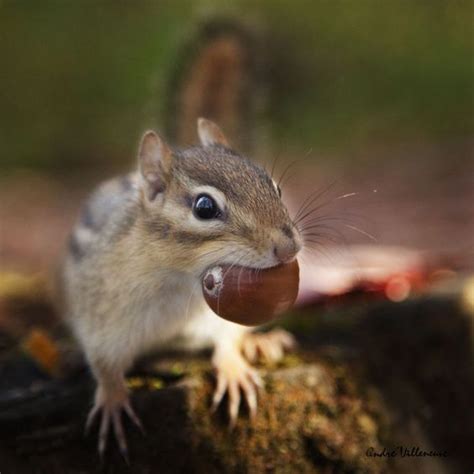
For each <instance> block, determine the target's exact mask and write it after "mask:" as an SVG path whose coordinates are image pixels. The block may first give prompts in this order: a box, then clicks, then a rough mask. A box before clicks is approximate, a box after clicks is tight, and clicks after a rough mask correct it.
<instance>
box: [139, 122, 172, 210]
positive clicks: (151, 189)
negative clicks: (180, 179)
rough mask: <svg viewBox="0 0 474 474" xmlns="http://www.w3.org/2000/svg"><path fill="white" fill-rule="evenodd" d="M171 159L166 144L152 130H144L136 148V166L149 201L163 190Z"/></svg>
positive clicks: (170, 153)
mask: <svg viewBox="0 0 474 474" xmlns="http://www.w3.org/2000/svg"><path fill="white" fill-rule="evenodd" d="M171 161H172V152H171V150H170V149H169V147H168V145H167V144H166V143H165V142H164V141H163V140H162V139H161V138H160V137H159V136H158V134H156V133H155V132H154V131H153V130H148V131H147V132H145V133H144V135H143V137H142V139H141V142H140V146H139V148H138V166H139V169H140V173H141V175H142V177H143V179H144V181H145V187H146V189H145V191H146V195H147V197H148V199H149V200H150V201H152V200H153V199H155V197H156V196H157V194H159V193H161V192H163V191H164V190H165V188H166V184H167V181H168V178H169V173H170V170H171Z"/></svg>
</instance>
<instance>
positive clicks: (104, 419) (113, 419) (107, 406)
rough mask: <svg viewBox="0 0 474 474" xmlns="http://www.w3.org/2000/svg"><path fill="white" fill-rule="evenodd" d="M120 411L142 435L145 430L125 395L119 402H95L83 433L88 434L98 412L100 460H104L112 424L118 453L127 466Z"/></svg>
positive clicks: (126, 448)
mask: <svg viewBox="0 0 474 474" xmlns="http://www.w3.org/2000/svg"><path fill="white" fill-rule="evenodd" d="M122 409H123V410H124V412H125V413H126V414H127V415H128V416H129V418H130V419H131V420H132V421H133V422H134V423H135V425H137V427H138V428H139V429H140V430H141V432H142V433H143V434H144V432H145V430H144V429H143V425H142V424H141V422H140V419H139V418H138V417H137V415H136V414H135V412H134V411H133V408H132V407H131V405H130V402H129V400H128V398H127V396H126V395H124V398H123V399H122V400H120V401H117V399H116V398H115V399H114V400H113V401H110V400H107V399H104V400H96V403H95V404H94V406H93V407H92V409H91V411H90V412H89V415H88V417H87V421H86V428H85V432H86V434H87V433H89V431H90V428H91V426H92V424H93V423H94V421H95V420H96V418H97V416H98V414H99V412H100V413H101V420H100V428H99V440H98V451H99V455H100V458H101V459H102V460H103V458H104V454H105V450H106V447H107V439H108V436H109V432H110V425H111V424H112V427H113V431H114V436H115V439H116V441H117V444H118V447H119V449H120V453H121V454H122V456H123V458H124V460H125V462H126V463H127V464H130V462H129V456H128V447H127V439H126V436H125V431H124V429H123V424H122V418H121V412H122Z"/></svg>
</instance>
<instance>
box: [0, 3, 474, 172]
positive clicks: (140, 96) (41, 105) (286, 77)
mask: <svg viewBox="0 0 474 474" xmlns="http://www.w3.org/2000/svg"><path fill="white" fill-rule="evenodd" d="M473 5H474V3H473V2H471V1H465V2H462V1H449V2H448V1H445V2H442V1H421V0H420V1H410V2H408V1H406V2H405V1H395V0H389V1H384V2H380V1H377V0H363V1H332V2H322V1H316V2H302V1H293V2H278V1H271V0H260V1H256V2H248V1H243V0H241V1H233V2H218V1H206V2H191V1H184V0H181V1H176V2H165V1H155V2H151V1H147V2H140V1H137V2H105V3H102V4H101V3H98V2H97V3H94V2H37V1H33V0H22V1H18V2H7V1H0V58H1V61H2V64H1V71H0V143H1V157H2V158H1V163H2V164H1V168H2V173H5V172H9V171H12V170H18V169H24V168H33V169H35V170H42V171H54V172H62V171H67V172H68V173H69V172H71V171H72V170H74V169H82V170H85V169H88V170H91V169H93V168H92V167H94V168H96V167H102V166H103V165H104V166H105V165H107V166H110V165H111V164H112V166H114V167H115V166H117V169H121V168H124V167H125V166H127V164H129V163H131V160H132V159H133V155H134V153H135V147H136V144H137V141H138V138H139V136H140V134H141V132H142V130H143V129H144V128H146V127H150V126H155V127H158V128H161V127H163V125H164V123H165V121H166V118H165V117H164V110H165V102H166V101H165V100H164V98H165V96H166V94H167V86H168V80H169V78H170V74H171V72H172V71H173V68H174V66H175V63H176V61H177V57H178V55H180V54H181V52H182V47H183V44H185V43H186V41H189V39H190V38H192V32H193V31H194V29H195V27H196V25H198V24H199V23H200V22H201V21H202V19H205V18H206V17H208V16H212V15H214V14H219V15H229V16H232V17H235V18H239V17H241V18H242V19H243V21H245V22H249V23H250V24H252V25H254V26H255V27H256V29H259V28H260V29H261V30H262V31H265V34H266V38H267V48H268V51H269V54H270V55H274V56H275V57H278V58H280V59H281V61H280V62H279V63H278V62H276V63H275V64H276V68H274V70H272V71H271V79H272V81H273V82H272V83H270V84H269V87H270V100H269V101H268V107H267V109H266V112H265V113H266V115H267V118H268V119H269V123H270V127H269V133H270V137H273V138H275V139H276V141H277V143H278V144H280V146H284V147H285V148H290V149H293V148H301V149H303V148H304V149H308V148H310V147H311V148H313V149H316V150H319V151H322V152H324V151H328V150H329V151H331V152H335V154H336V155H337V156H340V157H341V160H344V158H343V157H344V153H345V152H346V151H347V150H351V149H354V148H355V147H359V148H360V147H366V146H372V145H379V144H383V145H384V146H388V147H390V145H391V144H397V143H406V142H410V141H419V140H422V141H427V142H431V143H438V142H451V141H457V140H465V139H466V138H468V137H472V133H473V130H474V118H473V107H474V102H473V100H474V99H473V79H474V72H473V57H474V54H473V53H474V51H473V50H474V46H473ZM312 156H314V155H312ZM308 159H311V157H310V158H308ZM313 159H314V158H313Z"/></svg>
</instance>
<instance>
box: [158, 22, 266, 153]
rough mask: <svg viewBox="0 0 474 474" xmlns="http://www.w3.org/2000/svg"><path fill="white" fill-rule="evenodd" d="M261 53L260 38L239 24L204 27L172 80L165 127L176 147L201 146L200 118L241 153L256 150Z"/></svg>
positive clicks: (187, 48)
mask: <svg viewBox="0 0 474 474" xmlns="http://www.w3.org/2000/svg"><path fill="white" fill-rule="evenodd" d="M258 50H259V41H258V40H257V37H256V35H255V34H254V33H253V32H252V31H251V29H250V28H248V27H246V26H244V25H243V24H241V23H239V22H238V21H236V20H228V19H212V20H207V21H206V22H204V23H202V24H201V25H200V26H199V27H198V30H197V31H196V32H195V33H194V35H192V37H191V39H190V41H188V42H187V44H185V45H184V46H183V48H182V54H181V55H179V57H178V61H177V66H176V68H175V71H174V73H173V74H172V75H171V78H170V81H169V86H168V94H167V97H168V101H169V102H168V104H167V107H166V117H167V119H166V120H165V128H167V130H166V131H167V136H168V137H170V139H171V140H174V143H176V144H178V145H181V146H186V145H190V144H193V143H196V141H197V135H196V119H197V118H198V117H205V118H208V119H211V120H213V121H215V122H217V123H218V124H219V125H220V126H221V127H222V128H223V129H224V130H225V132H226V135H227V136H228V137H230V139H231V142H232V143H233V144H234V145H237V146H238V147H239V148H240V149H243V150H245V151H250V149H252V148H253V144H254V141H255V137H254V136H253V131H254V122H255V116H256V114H257V113H258V112H259V108H261V103H262V96H263V94H262V83H263V80H262V74H261V71H262V70H263V68H262V67H261V66H262V63H261V61H260V59H259V55H258Z"/></svg>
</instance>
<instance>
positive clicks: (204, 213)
mask: <svg viewBox="0 0 474 474" xmlns="http://www.w3.org/2000/svg"><path fill="white" fill-rule="evenodd" d="M193 213H194V215H195V216H196V217H197V218H198V219H216V218H217V217H219V215H220V213H221V212H220V210H219V207H218V206H217V204H216V201H214V199H212V198H211V196H209V195H207V194H199V196H198V197H197V198H196V200H195V201H194V206H193Z"/></svg>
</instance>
